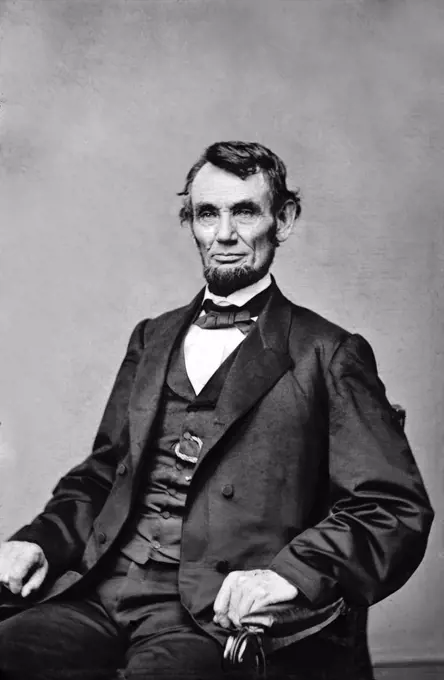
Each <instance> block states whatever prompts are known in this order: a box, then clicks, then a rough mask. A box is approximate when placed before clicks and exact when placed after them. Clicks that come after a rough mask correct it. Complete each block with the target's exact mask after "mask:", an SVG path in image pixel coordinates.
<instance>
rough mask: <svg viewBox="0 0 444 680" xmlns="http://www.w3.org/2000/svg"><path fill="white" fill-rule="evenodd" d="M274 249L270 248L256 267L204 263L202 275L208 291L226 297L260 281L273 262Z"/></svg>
mask: <svg viewBox="0 0 444 680" xmlns="http://www.w3.org/2000/svg"><path fill="white" fill-rule="evenodd" d="M275 250H276V249H275V248H273V249H272V250H270V253H269V256H268V258H267V259H266V260H264V262H263V263H262V264H261V266H260V267H257V268H256V267H252V266H251V265H240V266H238V267H226V268H224V267H214V266H209V265H204V276H205V280H206V282H207V283H208V288H209V290H210V292H211V293H213V294H214V295H219V296H220V297H227V296H228V295H231V293H234V292H235V291H236V290H239V289H241V288H246V287H247V286H251V285H252V284H253V283H256V282H257V281H260V279H262V278H263V277H264V276H265V274H267V273H268V270H269V269H270V267H271V265H272V263H273V260H274V254H275Z"/></svg>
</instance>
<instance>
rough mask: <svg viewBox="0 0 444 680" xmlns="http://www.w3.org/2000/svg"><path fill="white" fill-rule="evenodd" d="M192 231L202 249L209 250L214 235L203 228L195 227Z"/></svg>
mask: <svg viewBox="0 0 444 680" xmlns="http://www.w3.org/2000/svg"><path fill="white" fill-rule="evenodd" d="M192 232H193V236H194V240H195V242H196V244H197V246H198V248H200V249H201V250H207V249H208V248H209V247H210V246H211V244H212V242H213V241H214V236H213V235H212V233H211V232H210V231H208V230H206V231H204V230H202V229H195V228H193V230H192Z"/></svg>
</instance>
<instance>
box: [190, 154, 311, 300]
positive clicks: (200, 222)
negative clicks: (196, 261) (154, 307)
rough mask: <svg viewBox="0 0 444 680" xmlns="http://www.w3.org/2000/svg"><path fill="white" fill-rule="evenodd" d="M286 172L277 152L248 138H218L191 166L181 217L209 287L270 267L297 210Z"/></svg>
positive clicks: (249, 278)
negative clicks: (186, 225)
mask: <svg viewBox="0 0 444 680" xmlns="http://www.w3.org/2000/svg"><path fill="white" fill-rule="evenodd" d="M286 175H287V172H286V168H285V165H284V163H283V162H282V161H281V159H280V158H279V157H278V156H276V154H274V153H273V152H272V151H270V150H269V149H267V148H266V147H264V146H262V145H261V144H257V143H249V142H217V143H216V144H213V145H211V146H210V147H208V148H207V149H206V150H205V152H204V153H203V154H202V156H201V157H200V158H199V160H198V161H197V162H196V163H195V164H194V165H193V167H192V168H191V169H190V171H189V173H188V175H187V178H186V183H185V188H184V190H183V192H181V194H180V195H181V196H183V197H184V201H183V206H182V209H181V211H180V219H181V222H182V224H188V225H189V226H190V227H191V230H192V232H193V236H194V239H195V241H196V244H197V247H198V249H199V252H200V255H201V258H202V263H203V266H204V275H205V278H206V280H207V282H208V284H209V286H210V289H211V290H212V292H214V293H217V294H219V295H229V294H230V293H232V292H233V291H235V290H238V289H239V288H245V286H248V285H251V284H252V283H255V282H256V281H258V280H259V279H261V278H262V277H263V276H264V275H265V274H266V273H267V272H268V270H269V268H270V266H271V263H272V261H273V258H274V253H275V250H276V247H277V246H278V245H279V244H280V243H282V242H283V241H285V240H286V239H287V238H288V236H289V235H290V232H291V230H292V227H293V224H294V222H295V220H296V219H297V218H298V217H299V214H300V211H301V206H300V199H299V194H298V192H295V191H290V190H289V189H288V188H287V185H286Z"/></svg>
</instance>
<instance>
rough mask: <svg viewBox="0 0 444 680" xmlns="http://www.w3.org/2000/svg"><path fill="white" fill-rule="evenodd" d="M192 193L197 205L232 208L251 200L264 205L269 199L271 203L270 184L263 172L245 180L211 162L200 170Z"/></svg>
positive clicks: (191, 196)
mask: <svg viewBox="0 0 444 680" xmlns="http://www.w3.org/2000/svg"><path fill="white" fill-rule="evenodd" d="M190 194H191V195H190V198H191V200H192V203H193V204H194V205H195V206H196V207H197V206H198V205H199V204H212V205H214V207H228V208H230V209H231V208H233V206H235V205H236V203H241V202H244V201H251V202H255V203H258V204H259V205H263V204H264V203H266V202H267V200H268V203H269V204H270V192H269V186H268V182H267V180H266V178H265V177H264V174H263V173H262V172H260V173H256V174H254V175H250V176H249V177H247V178H246V179H245V180H243V179H241V178H240V177H237V176H236V175H233V174H232V173H228V172H225V171H224V170H220V169H219V168H216V167H215V166H212V165H210V164H208V166H203V168H201V169H200V170H199V172H198V173H197V175H196V177H195V179H194V181H193V184H192V186H191V191H190ZM233 194H234V197H233Z"/></svg>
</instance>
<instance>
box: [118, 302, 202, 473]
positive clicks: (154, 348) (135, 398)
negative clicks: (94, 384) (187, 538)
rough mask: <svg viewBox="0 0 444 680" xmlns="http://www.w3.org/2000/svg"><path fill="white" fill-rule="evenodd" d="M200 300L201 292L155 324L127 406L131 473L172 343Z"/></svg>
mask: <svg viewBox="0 0 444 680" xmlns="http://www.w3.org/2000/svg"><path fill="white" fill-rule="evenodd" d="M202 297H203V290H201V291H200V292H199V293H198V295H196V297H195V298H194V300H193V301H192V302H191V303H190V304H189V305H188V306H187V307H182V308H181V309H178V310H176V311H174V312H172V313H171V314H169V315H167V318H166V319H165V318H161V319H159V320H158V321H155V322H154V324H155V325H154V328H153V330H152V331H151V335H150V337H149V339H148V341H147V346H146V348H145V351H144V354H143V356H142V359H141V361H140V364H139V367H138V370H137V375H136V379H135V383H134V388H133V391H132V394H131V398H130V403H129V433H130V450H131V458H132V464H133V468H134V469H135V468H136V466H137V464H138V462H139V460H140V456H141V453H142V450H143V447H144V445H145V443H146V441H147V439H148V437H149V435H150V430H151V428H152V425H153V422H154V419H155V416H156V413H157V409H158V406H159V403H160V397H161V395H162V390H163V386H164V382H165V377H166V372H167V367H168V362H169V359H170V356H171V352H172V350H173V347H174V343H175V342H176V339H177V337H178V335H179V334H180V333H181V332H182V330H183V329H184V328H185V327H186V326H188V325H189V324H190V323H191V320H192V319H193V317H194V315H195V314H196V312H197V310H198V309H199V307H200V304H201V300H202Z"/></svg>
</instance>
